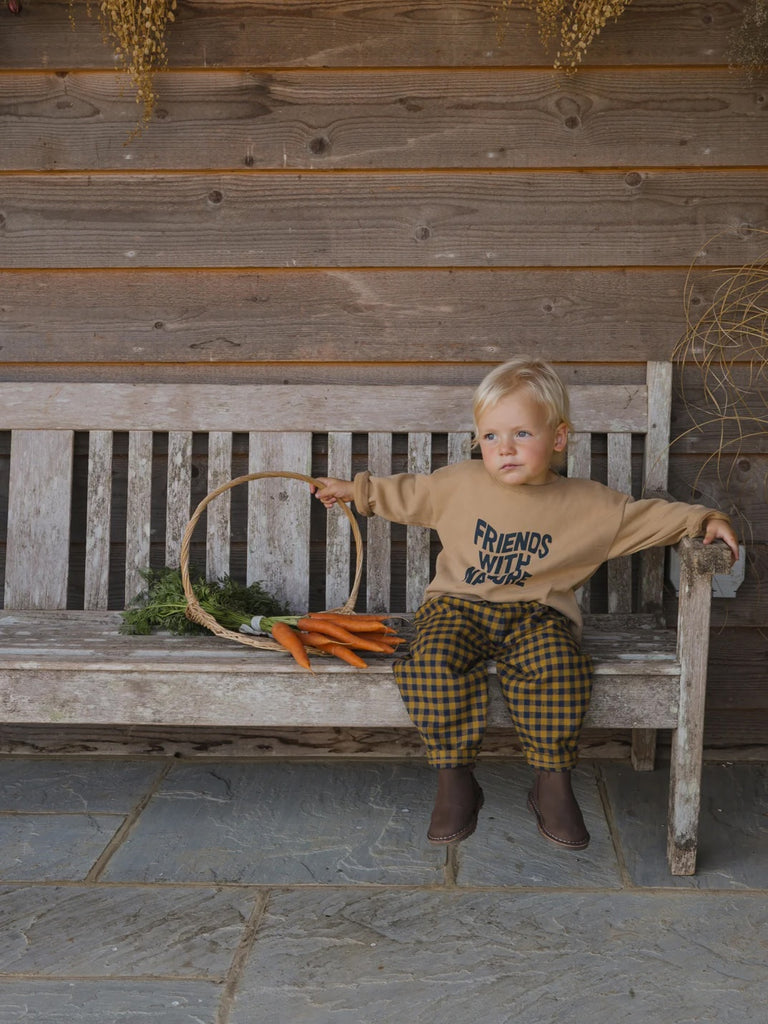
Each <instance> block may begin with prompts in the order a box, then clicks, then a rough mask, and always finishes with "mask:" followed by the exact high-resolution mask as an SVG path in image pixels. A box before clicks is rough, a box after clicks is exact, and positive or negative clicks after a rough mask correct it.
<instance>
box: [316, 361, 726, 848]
mask: <svg viewBox="0 0 768 1024" xmlns="http://www.w3.org/2000/svg"><path fill="white" fill-rule="evenodd" d="M473 413H474V424H475V438H474V443H475V444H479V446H480V452H481V455H482V461H481V460H479V459H473V460H469V461H466V462H461V463H457V464H455V465H451V466H446V467H444V468H442V469H438V470H436V471H435V472H433V473H431V474H429V475H420V474H411V473H403V474H398V475H395V476H389V477H380V478H377V477H372V476H371V475H370V473H368V472H364V473H360V474H358V475H357V476H356V477H355V479H354V481H349V480H339V479H337V478H331V477H321V478H319V479H320V483H321V484H322V487H321V488H318V489H317V492H316V496H317V497H318V498H319V500H320V501H321V502H323V504H324V505H325V506H326V507H331V506H332V505H333V504H334V502H335V501H336V499H337V498H340V499H342V500H344V501H354V503H355V506H356V508H357V510H358V512H360V513H361V514H362V515H366V516H371V515H380V516H383V517H384V518H385V519H388V520H390V521H393V522H397V523H413V524H417V525H419V526H428V527H432V528H433V529H435V530H436V531H437V533H438V536H439V538H440V541H441V544H442V550H441V552H440V554H439V555H438V558H437V564H436V571H435V576H434V579H433V580H432V581H431V582H430V584H429V586H428V587H427V591H426V595H425V601H424V603H423V604H422V605H421V607H420V608H419V610H418V612H417V613H416V616H415V619H414V623H415V626H416V637H415V640H414V642H413V643H412V645H411V647H410V650H409V652H408V654H407V655H406V656H405V657H403V658H402V659H400V660H397V661H395V663H394V674H395V678H396V680H397V684H398V686H399V688H400V692H401V694H402V697H403V700H404V702H405V705H406V708H407V710H408V713H409V715H410V717H411V719H412V720H413V722H414V724H415V725H416V727H417V728H418V730H419V734H420V736H421V738H422V741H423V743H424V745H425V747H426V751H427V757H428V761H429V764H430V765H432V766H433V767H435V768H437V769H438V779H437V796H436V800H435V805H434V810H433V812H432V818H431V821H430V824H429V829H428V832H427V838H428V839H429V841H430V842H432V843H442V844H447V843H456V842H459V841H461V840H462V839H466V838H467V837H468V836H470V835H471V834H472V833H473V832H474V831H475V828H476V826H477V818H478V813H479V811H480V808H481V807H482V805H483V791H482V789H481V788H480V786H479V785H478V783H477V781H476V779H475V777H474V774H473V768H474V765H475V761H476V758H477V756H478V753H479V751H480V746H481V743H482V738H483V733H484V729H485V722H486V711H487V705H488V685H487V664H486V663H487V662H488V660H493V661H495V663H496V670H497V673H498V679H499V683H500V686H501V689H502V693H503V694H504V698H505V700H506V703H507V706H508V708H509V712H510V715H511V716H512V719H513V722H514V724H515V727H516V730H517V733H518V736H519V739H520V742H521V745H522V748H523V752H524V754H525V757H526V759H527V761H528V763H529V764H530V765H531V766H532V767H533V769H534V770H535V776H534V781H533V786H532V788H531V791H530V793H529V794H528V807H529V809H530V810H531V812H532V813H533V814H534V815H535V818H536V822H537V825H538V829H539V832H540V833H541V834H542V835H543V836H545V837H546V838H547V839H549V840H550V841H552V842H553V843H556V844H557V845H558V846H560V847H563V848H566V849H570V850H582V849H584V848H585V847H586V846H587V844H588V843H589V833H588V832H587V829H586V827H585V825H584V819H583V817H582V813H581V809H580V808H579V805H578V803H577V801H576V798H575V796H574V793H573V790H572V788H571V769H572V768H573V767H574V765H575V763H576V760H577V753H578V741H579V734H580V731H581V727H582V722H583V720H584V715H585V713H586V711H587V707H588V705H589V699H590V692H591V685H592V668H591V662H590V659H589V656H588V655H587V654H586V653H585V652H584V651H582V650H581V648H580V645H579V634H580V627H581V615H580V612H579V608H578V605H577V602H576V599H575V596H574V591H575V590H576V589H577V588H578V587H579V586H580V585H581V584H582V583H584V582H585V581H586V580H587V579H589V577H590V576H591V575H592V574H593V573H594V572H595V570H596V569H597V568H598V567H599V566H600V565H601V564H602V563H603V562H605V561H606V560H607V559H609V558H616V557H618V556H620V555H628V554H631V553H632V552H635V551H639V550H641V549H643V548H648V547H653V546H656V545H663V544H673V543H675V542H676V541H678V540H680V539H681V538H682V537H684V536H690V537H693V536H699V535H701V534H703V536H704V543H705V544H710V543H712V541H714V540H715V539H716V538H719V539H721V540H723V541H725V543H726V544H727V545H728V547H729V548H730V549H731V552H732V554H733V558H734V559H736V558H737V557H738V542H737V539H736V535H735V533H734V531H733V529H732V528H731V525H730V522H729V520H728V517H727V516H725V515H723V514H722V513H720V512H715V511H713V510H711V509H708V508H705V507H703V506H701V505H689V504H686V503H684V502H669V501H665V500H663V499H644V500H638V501H635V500H633V499H632V498H631V497H630V496H629V495H626V494H621V493H619V492H617V491H614V490H611V489H610V488H608V487H605V486H604V485H603V484H600V483H597V482H595V481H590V480H580V479H567V478H566V477H564V476H561V475H559V474H558V473H557V472H554V471H553V468H552V466H553V465H557V464H558V462H560V461H561V460H562V458H563V453H564V451H565V448H566V444H567V441H568V430H569V427H570V423H569V405H568V395H567V392H566V389H565V387H564V386H563V384H562V382H561V380H560V378H559V377H558V375H557V374H556V373H555V371H554V370H553V368H552V367H551V366H549V365H548V364H547V363H545V362H543V361H541V360H537V359H528V358H518V359H515V360H512V361H511V362H508V363H505V364H503V365H502V366H498V367H497V368H496V369H494V370H493V371H492V372H491V373H489V374H488V376H487V377H486V378H485V379H484V380H483V381H482V383H481V384H480V386H479V387H478V388H477V390H476V392H475V396H474V406H473Z"/></svg>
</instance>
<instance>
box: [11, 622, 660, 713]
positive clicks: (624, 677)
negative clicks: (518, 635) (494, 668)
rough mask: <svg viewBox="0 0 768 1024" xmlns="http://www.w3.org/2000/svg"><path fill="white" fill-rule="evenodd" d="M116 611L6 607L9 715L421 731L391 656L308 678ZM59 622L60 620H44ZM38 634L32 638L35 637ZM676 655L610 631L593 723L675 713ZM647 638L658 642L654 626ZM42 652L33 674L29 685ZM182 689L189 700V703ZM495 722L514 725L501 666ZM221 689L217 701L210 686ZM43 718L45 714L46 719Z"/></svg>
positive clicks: (268, 655)
mask: <svg viewBox="0 0 768 1024" xmlns="http://www.w3.org/2000/svg"><path fill="white" fill-rule="evenodd" d="M119 621H120V618H119V614H118V613H114V612H113V613H102V614H101V615H99V616H94V615H93V614H90V613H89V614H85V613H77V612H67V613H62V614H61V615H60V616H58V618H57V620H56V621H54V622H53V623H50V618H46V619H41V618H40V617H39V616H38V617H36V616H35V615H34V614H33V613H29V612H26V613H21V614H18V613H9V612H4V613H0V623H1V624H2V630H0V708H1V709H2V712H1V713H2V717H3V720H4V721H8V722H24V721H40V720H44V721H46V720H47V721H50V720H56V721H58V722H60V723H62V724H63V723H66V722H69V721H71V722H76V723H83V722H91V723H93V724H99V723H107V722H112V723H124V724H145V725H148V724H152V723H161V724H166V725H172V724H177V725H189V724H193V723H194V724H197V725H202V724H206V725H210V726H217V725H230V726H239V727H246V726H275V727H278V726H307V727H309V726H311V727H324V726H333V725H335V726H344V727H354V726H360V725H371V724H372V723H375V724H376V726H377V727H385V726H391V727H403V728H409V729H410V728H412V724H411V722H410V720H409V718H408V716H407V714H406V712H405V709H404V706H403V704H402V701H401V699H400V695H399V692H398V690H397V686H396V684H395V682H394V680H393V679H392V673H391V667H390V666H391V659H389V658H385V657H382V656H370V657H369V668H368V669H367V670H365V671H355V670H352V669H350V668H349V667H348V666H345V665H343V664H342V663H340V662H338V661H337V660H336V659H331V658H322V657H319V656H317V657H315V658H314V660H313V664H314V668H315V673H314V675H310V674H308V673H306V672H305V671H304V670H302V669H300V668H298V666H296V665H295V663H294V662H293V661H292V660H291V659H290V658H287V657H284V656H282V655H280V654H275V653H273V652H269V651H254V650H252V649H247V648H245V647H242V646H240V645H237V644H233V643H231V642H228V641H221V640H220V639H218V638H214V637H210V638H206V637H201V638H178V637H170V636H163V635H158V634H155V635H153V636H149V637H126V636H121V635H119V634H118V633H117V628H118V625H119ZM43 622H46V623H50V625H51V629H50V630H46V629H43V628H42V623H43ZM30 633H33V635H34V640H33V641H31V642H30ZM657 633H658V635H659V640H660V642H661V643H662V644H663V645H664V648H665V649H666V651H667V654H668V656H665V657H663V658H659V657H654V656H650V655H643V654H642V653H640V654H638V655H634V656H627V652H626V645H627V639H628V638H627V634H626V633H621V632H620V635H618V636H617V637H612V636H611V635H610V634H609V633H607V632H605V631H603V632H601V633H599V634H597V635H595V637H594V644H592V636H591V635H590V634H589V633H587V641H586V642H587V643H588V644H590V645H591V649H593V650H594V651H595V652H596V659H597V660H596V673H595V692H594V696H593V700H592V704H591V707H590V711H589V717H588V720H587V721H588V725H589V727H590V728H591V727H600V726H603V725H611V726H613V727H626V728H631V727H632V726H633V725H635V724H636V723H637V722H638V720H642V721H652V722H653V723H654V724H656V725H657V726H658V727H659V728H663V727H666V728H671V727H673V726H674V724H675V723H676V720H677V700H678V697H677V663H676V660H675V657H674V649H673V645H674V640H673V638H670V637H669V636H667V637H666V639H665V638H663V635H662V634H661V633H660V632H659V631H657ZM648 643H649V644H651V643H652V636H651V634H649V635H648ZM32 659H34V662H35V665H36V670H35V673H34V675H35V680H36V681H34V682H33V681H32V680H31V679H30V680H29V682H28V683H25V684H24V685H23V686H22V685H20V680H22V679H25V678H26V677H27V676H29V675H30V673H29V665H30V661H31V660H32ZM179 687H183V692H184V700H181V701H180V700H179ZM490 689H491V694H492V705H491V712H490V715H489V724H490V725H491V726H493V727H494V728H506V729H512V723H511V720H510V718H509V715H508V714H507V711H506V708H505V706H504V703H503V700H502V698H501V696H500V694H499V692H498V687H497V685H496V683H495V680H494V677H493V673H491V676H490ZM214 691H215V692H216V700H215V701H212V700H211V693H212V692H214ZM41 715H42V719H41V717H40V716H41Z"/></svg>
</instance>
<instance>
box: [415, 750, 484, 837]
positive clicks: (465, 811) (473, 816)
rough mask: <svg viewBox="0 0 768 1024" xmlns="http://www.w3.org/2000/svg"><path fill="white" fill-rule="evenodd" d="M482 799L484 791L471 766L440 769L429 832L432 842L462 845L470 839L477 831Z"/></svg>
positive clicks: (428, 835)
mask: <svg viewBox="0 0 768 1024" xmlns="http://www.w3.org/2000/svg"><path fill="white" fill-rule="evenodd" d="M483 799H484V798H483V791H482V789H481V788H480V786H479V785H478V783H477V780H476V779H475V776H474V775H473V774H472V769H471V768H470V767H468V766H462V767H460V768H438V770H437V796H436V798H435V807H434V810H433V811H432V819H431V821H430V823H429V830H428V831H427V839H428V840H429V841H430V843H435V844H438V845H446V844H448V843H460V842H461V840H462V839H466V838H467V837H468V836H471V835H472V833H473V832H474V831H475V829H476V828H477V815H478V814H479V812H480V808H481V807H482V806H483Z"/></svg>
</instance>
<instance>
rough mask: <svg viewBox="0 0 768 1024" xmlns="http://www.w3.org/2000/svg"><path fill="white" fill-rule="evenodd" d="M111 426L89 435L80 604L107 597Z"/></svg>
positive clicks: (99, 603)
mask: <svg viewBox="0 0 768 1024" xmlns="http://www.w3.org/2000/svg"><path fill="white" fill-rule="evenodd" d="M112 446H113V434H112V431H111V430H92V431H91V433H90V435H89V438H88V496H87V499H86V522H87V526H86V535H85V573H84V597H83V607H84V608H89V609H97V608H106V607H107V603H108V600H109V557H110V541H111V532H112V531H111V523H112Z"/></svg>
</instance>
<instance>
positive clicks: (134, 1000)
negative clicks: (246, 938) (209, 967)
mask: <svg viewBox="0 0 768 1024" xmlns="http://www.w3.org/2000/svg"><path fill="white" fill-rule="evenodd" d="M220 998H221V987H220V986H219V985H214V984H211V983H207V982H203V981H185V982H180V981H167V982H159V981H150V982H147V981H136V980H127V981H104V980H102V981H98V982H94V981H79V980H76V981H40V980H38V979H34V980H29V981H3V982H0V1024H215V1022H216V1007H217V1005H218V1003H219V1000H220Z"/></svg>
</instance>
